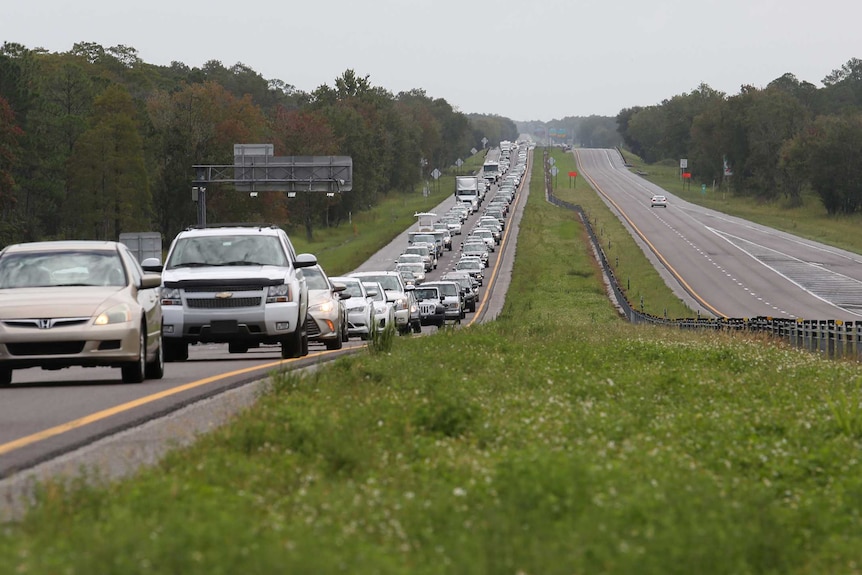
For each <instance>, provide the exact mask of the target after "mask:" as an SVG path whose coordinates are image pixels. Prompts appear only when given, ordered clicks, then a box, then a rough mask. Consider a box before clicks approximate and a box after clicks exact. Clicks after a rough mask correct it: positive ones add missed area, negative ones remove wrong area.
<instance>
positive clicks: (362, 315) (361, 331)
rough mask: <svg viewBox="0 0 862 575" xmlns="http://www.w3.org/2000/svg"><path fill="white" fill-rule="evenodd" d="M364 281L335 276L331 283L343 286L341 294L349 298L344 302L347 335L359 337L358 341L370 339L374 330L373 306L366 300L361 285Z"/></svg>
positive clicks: (365, 294)
mask: <svg viewBox="0 0 862 575" xmlns="http://www.w3.org/2000/svg"><path fill="white" fill-rule="evenodd" d="M363 281H364V280H362V279H360V278H355V277H343V276H336V277H333V278H332V282H333V283H334V284H336V285H342V286H344V291H343V292H342V293H343V294H344V295H345V296H349V297H348V298H347V299H345V300H344V307H346V308H347V333H348V335H349V336H351V337H356V336H359V339H362V340H368V339H371V332H372V330H373V329H374V304H373V303H372V302H371V300H370V299H369V298H368V292H367V290H366V289H365V286H364V285H363V283H362V282H363Z"/></svg>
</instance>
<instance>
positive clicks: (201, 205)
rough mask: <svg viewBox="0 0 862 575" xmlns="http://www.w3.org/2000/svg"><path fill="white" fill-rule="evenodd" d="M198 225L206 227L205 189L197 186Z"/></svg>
mask: <svg viewBox="0 0 862 575" xmlns="http://www.w3.org/2000/svg"><path fill="white" fill-rule="evenodd" d="M198 226H199V227H202V228H205V227H207V189H206V187H205V186H198Z"/></svg>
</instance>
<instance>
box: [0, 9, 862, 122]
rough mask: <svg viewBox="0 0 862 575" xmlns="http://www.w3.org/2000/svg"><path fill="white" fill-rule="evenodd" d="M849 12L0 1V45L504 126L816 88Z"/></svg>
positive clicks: (853, 32)
mask: <svg viewBox="0 0 862 575" xmlns="http://www.w3.org/2000/svg"><path fill="white" fill-rule="evenodd" d="M860 23H862V2H860V1H859V0H819V1H810V0H806V1H805V2H803V1H802V0H685V1H683V0H653V1H651V2H650V1H644V0H616V1H614V0H529V1H528V0H495V1H489V0H483V1H481V2H479V1H474V0H460V1H455V0H423V1H417V0H364V1H361V0H326V1H319V0H318V1H314V0H304V1H302V0H280V1H274V0H254V1H246V2H242V1H238V0H234V1H232V2H226V1H223V0H208V1H204V0H173V1H170V2H167V1H164V0H149V1H143V2H132V1H130V0H111V1H107V0H78V1H77V2H71V1H61V0H4V1H3V6H2V10H0V41H4V42H17V43H20V44H23V45H25V46H26V47H28V48H37V47H41V48H45V49H47V50H49V51H50V52H65V51H68V50H70V49H71V47H72V45H73V44H74V43H76V42H95V43H97V44H101V45H102V46H104V47H106V48H107V47H110V46H116V45H119V44H122V45H125V46H130V47H132V48H135V49H136V50H137V51H138V54H139V56H140V58H141V59H142V60H144V61H145V62H148V63H151V64H158V65H169V64H170V63H171V62H172V61H179V62H183V63H185V64H187V65H188V66H191V67H200V66H202V65H203V64H204V63H205V62H207V61H209V60H218V61H220V62H221V63H222V64H224V65H225V66H226V67H230V66H232V65H234V64H236V63H237V62H241V63H243V64H245V65H247V66H249V67H250V68H252V69H254V70H255V71H257V72H259V73H260V74H261V75H262V76H263V77H264V78H266V79H279V80H283V81H284V82H286V83H288V84H292V85H293V86H295V87H296V88H298V89H300V90H304V91H312V90H314V89H315V88H317V87H318V86H320V85H322V84H329V85H330V86H332V85H333V84H334V80H335V78H337V77H338V76H340V75H341V74H342V73H343V72H344V71H345V70H347V69H348V68H351V69H353V70H355V71H356V73H357V74H359V75H360V76H369V78H370V81H371V83H372V85H374V86H381V87H383V88H385V89H387V90H389V91H391V92H393V93H398V92H400V91H404V90H410V89H413V88H421V89H424V90H425V92H426V93H427V94H428V95H429V96H431V97H434V98H444V99H446V100H447V101H448V102H449V103H450V104H452V105H453V106H454V107H456V108H457V109H459V110H460V111H462V112H465V113H474V112H475V113H484V114H498V115H501V116H505V117H508V118H511V119H512V120H515V121H526V120H544V121H547V120H551V119H555V118H562V117H564V116H588V115H592V114H597V115H602V116H615V115H616V114H617V113H618V112H619V111H620V110H621V109H623V108H628V107H632V106H648V105H652V104H657V103H660V102H661V101H662V100H664V99H666V98H670V97H672V96H674V95H677V94H682V93H686V92H690V91H692V90H694V89H695V88H696V87H697V86H698V85H699V84H701V83H706V84H709V85H710V86H711V87H712V88H715V89H717V90H721V91H723V92H725V93H727V94H728V95H733V94H737V93H738V92H739V88H740V86H741V85H743V84H751V85H753V86H757V87H763V86H766V84H768V83H769V82H770V81H772V80H774V79H775V78H777V77H779V76H781V75H782V74H785V73H787V72H789V73H792V74H794V75H795V76H796V77H797V78H799V79H800V80H805V81H808V82H811V83H812V84H814V85H816V86H818V87H820V86H821V80H822V79H823V78H824V77H825V76H826V75H827V74H828V73H829V72H831V71H832V70H834V69H836V68H839V67H841V65H843V64H844V63H846V62H847V61H848V60H850V59H851V58H862V34H860V33H859V27H860Z"/></svg>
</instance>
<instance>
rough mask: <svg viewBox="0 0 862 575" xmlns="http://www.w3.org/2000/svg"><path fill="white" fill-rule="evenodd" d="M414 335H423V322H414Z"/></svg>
mask: <svg viewBox="0 0 862 575" xmlns="http://www.w3.org/2000/svg"><path fill="white" fill-rule="evenodd" d="M413 333H422V322H420V321H416V322H413Z"/></svg>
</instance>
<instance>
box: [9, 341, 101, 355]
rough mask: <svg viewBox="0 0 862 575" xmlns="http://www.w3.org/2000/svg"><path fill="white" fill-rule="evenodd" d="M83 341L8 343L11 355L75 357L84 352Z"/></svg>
mask: <svg viewBox="0 0 862 575" xmlns="http://www.w3.org/2000/svg"><path fill="white" fill-rule="evenodd" d="M84 343H85V342H83V341H50V342H44V343H43V342H29V343H7V344H6V349H7V350H8V351H9V353H10V354H11V355H75V354H79V353H81V352H82V351H83V350H84Z"/></svg>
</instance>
